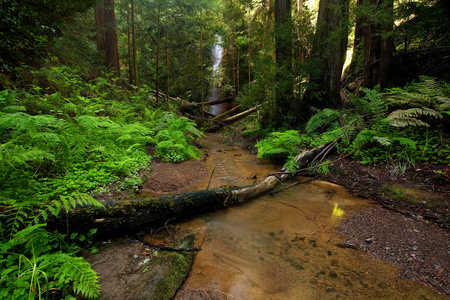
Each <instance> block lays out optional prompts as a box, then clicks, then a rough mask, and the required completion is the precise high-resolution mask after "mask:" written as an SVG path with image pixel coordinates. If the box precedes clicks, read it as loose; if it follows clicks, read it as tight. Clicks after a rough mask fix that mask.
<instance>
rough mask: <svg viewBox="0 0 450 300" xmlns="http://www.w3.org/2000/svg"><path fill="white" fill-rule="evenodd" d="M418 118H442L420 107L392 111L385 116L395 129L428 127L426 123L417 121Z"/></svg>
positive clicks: (435, 112) (440, 115)
mask: <svg viewBox="0 0 450 300" xmlns="http://www.w3.org/2000/svg"><path fill="white" fill-rule="evenodd" d="M420 116H427V117H433V118H442V114H440V113H439V112H437V111H435V110H433V109H430V108H426V107H422V108H410V109H404V110H396V111H393V112H392V113H390V114H389V115H388V116H387V119H389V120H390V124H391V125H392V126H396V127H407V126H430V125H429V124H428V123H426V122H423V121H422V120H420V119H417V118H418V117H420Z"/></svg>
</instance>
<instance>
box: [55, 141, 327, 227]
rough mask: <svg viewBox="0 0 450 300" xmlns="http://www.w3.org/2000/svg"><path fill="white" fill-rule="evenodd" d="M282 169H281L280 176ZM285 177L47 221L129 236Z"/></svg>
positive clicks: (249, 195)
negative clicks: (128, 234)
mask: <svg viewBox="0 0 450 300" xmlns="http://www.w3.org/2000/svg"><path fill="white" fill-rule="evenodd" d="M325 147H326V145H323V146H320V147H317V148H314V149H312V150H309V151H305V152H303V153H301V154H299V155H297V157H296V158H295V160H296V161H297V163H298V164H299V166H300V168H302V167H304V166H306V165H308V164H309V163H310V162H311V161H312V160H313V159H315V158H316V156H318V155H319V154H320V153H321V152H322V151H323V149H325ZM284 171H286V169H285V168H284V167H283V168H282V169H281V171H280V172H284ZM289 177H290V175H289V174H281V175H269V176H267V177H266V178H265V179H264V180H262V181H260V182H258V183H256V184H254V185H250V186H244V187H240V188H235V187H233V188H219V189H213V190H203V191H194V192H187V193H182V194H177V195H173V196H164V197H159V198H146V199H137V200H132V201H131V200H130V201H121V202H119V201H113V202H109V203H104V207H103V208H98V207H78V208H76V209H74V210H72V211H70V212H68V214H67V218H68V222H67V223H66V219H65V218H64V217H61V218H58V219H53V220H49V222H48V223H49V224H50V226H51V227H56V228H59V229H60V230H63V229H65V228H66V226H67V224H68V226H69V228H70V231H85V230H87V229H90V228H97V230H98V231H97V233H98V234H99V235H100V236H103V235H117V234H125V233H129V232H132V231H134V230H136V229H138V228H139V227H141V226H143V225H157V224H162V223H164V222H165V221H166V220H167V219H169V218H174V217H188V216H192V215H197V214H201V213H205V212H209V211H214V210H218V209H223V208H227V207H230V206H234V205H238V204H241V203H243V202H246V201H249V200H251V199H255V198H257V197H259V196H261V195H263V194H265V193H267V192H269V191H271V190H272V189H273V188H274V187H275V186H276V185H277V183H278V182H279V181H286V180H287V179H288V178H289Z"/></svg>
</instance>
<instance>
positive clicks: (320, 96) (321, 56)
mask: <svg viewBox="0 0 450 300" xmlns="http://www.w3.org/2000/svg"><path fill="white" fill-rule="evenodd" d="M348 11H349V1H348V0H321V1H320V5H319V15H318V17H317V27H316V34H315V36H314V43H313V48H312V54H311V56H312V57H313V59H315V60H316V66H317V67H316V73H315V74H311V80H310V84H309V86H308V89H307V91H306V93H305V97H304V104H305V106H306V107H305V109H304V111H303V113H306V118H305V119H308V118H309V117H310V114H311V111H310V107H315V108H318V109H324V108H340V107H341V95H340V89H341V75H342V68H343V66H344V62H345V57H346V54H347V42H348Z"/></svg>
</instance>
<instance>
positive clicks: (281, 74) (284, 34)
mask: <svg viewBox="0 0 450 300" xmlns="http://www.w3.org/2000/svg"><path fill="white" fill-rule="evenodd" d="M274 35H275V61H276V68H277V70H276V76H275V105H276V107H275V109H274V111H273V112H272V116H271V119H272V120H273V121H274V123H275V126H276V127H277V128H279V127H282V126H283V123H284V121H285V118H286V116H287V117H289V116H293V115H295V113H294V114H293V103H292V100H293V99H292V98H293V88H294V79H293V75H292V17H291V0H275V30H274Z"/></svg>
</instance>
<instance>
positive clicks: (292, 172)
mask: <svg viewBox="0 0 450 300" xmlns="http://www.w3.org/2000/svg"><path fill="white" fill-rule="evenodd" d="M352 154H353V153H349V154H347V155H344V156H342V157H340V158H338V159H336V160H333V161H330V162H328V163H326V164H322V165H319V166H314V167H309V168H304V169H300V170H295V171H283V172H274V173H270V174H269V175H267V176H273V175H279V174H297V173H300V172H303V171H307V170H313V169H317V168H319V167H323V166H327V165H332V164H334V163H336V162H338V161H340V160H342V159H344V158H346V157H348V156H350V155H352Z"/></svg>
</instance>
